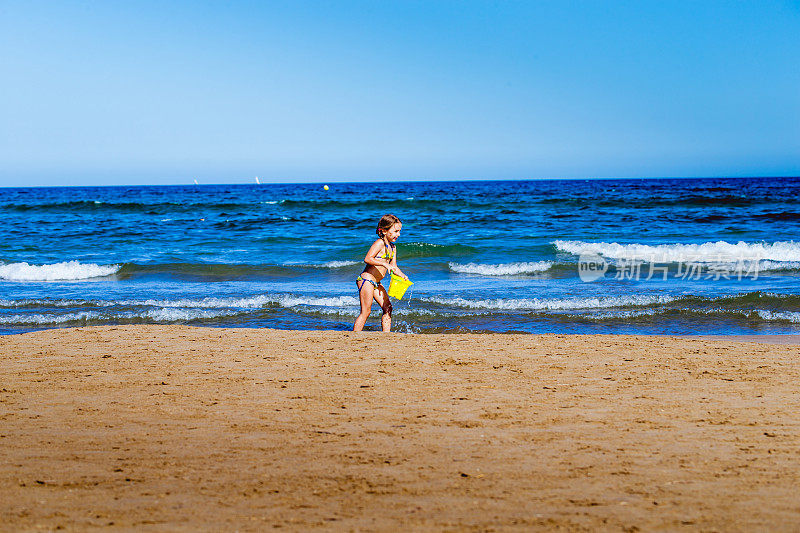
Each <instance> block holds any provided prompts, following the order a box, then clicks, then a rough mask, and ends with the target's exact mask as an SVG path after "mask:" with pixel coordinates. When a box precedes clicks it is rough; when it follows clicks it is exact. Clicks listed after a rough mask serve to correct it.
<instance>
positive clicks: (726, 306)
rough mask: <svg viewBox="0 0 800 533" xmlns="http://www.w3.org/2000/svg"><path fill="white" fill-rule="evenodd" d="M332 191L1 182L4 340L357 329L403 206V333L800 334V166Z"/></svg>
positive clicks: (0, 320)
mask: <svg viewBox="0 0 800 533" xmlns="http://www.w3.org/2000/svg"><path fill="white" fill-rule="evenodd" d="M329 185H330V188H329V190H327V191H326V190H324V188H323V186H322V184H313V185H312V184H285V185H257V184H255V183H254V184H252V185H187V186H136V187H58V188H2V189H0V219H1V220H2V226H3V228H4V232H3V233H4V238H3V239H2V242H0V333H2V334H14V333H22V332H26V331H32V330H38V329H45V328H61V327H74V326H89V325H111V324H190V325H196V326H209V327H253V328H280V329H333V330H348V329H350V328H351V327H352V323H353V320H354V319H355V317H356V315H357V314H358V309H359V307H358V299H357V291H356V284H355V281H354V280H355V278H356V276H358V274H359V273H360V272H361V270H362V267H363V257H364V254H365V253H366V250H367V249H368V248H369V246H370V244H371V243H372V242H373V240H374V239H375V238H376V236H375V226H376V224H377V221H378V219H379V218H380V217H381V216H382V215H383V214H385V213H392V214H395V215H397V216H398V217H399V218H400V219H401V220H402V222H403V232H402V235H401V238H400V240H399V241H398V244H397V247H398V248H397V249H398V264H399V266H400V267H401V268H402V269H403V271H404V272H405V273H406V274H408V275H409V276H410V277H411V279H412V280H413V281H414V285H413V286H412V288H411V289H409V293H407V294H406V297H404V298H403V299H402V300H400V301H396V302H394V323H393V330H394V331H397V332H401V333H464V332H502V333H506V332H516V333H641V334H682V335H686V334H689V335H692V334H770V333H800V240H798V234H799V232H800V209H798V204H797V199H798V198H799V197H800V178H768V179H767V178H753V179H743V178H713V179H710V178H709V179H624V180H623V179H619V180H542V181H460V182H391V183H331V184H329ZM378 321H379V313H378V306H377V304H376V305H374V307H373V316H372V317H371V318H370V320H369V321H368V322H367V326H366V328H365V329H367V330H377V329H379V324H378Z"/></svg>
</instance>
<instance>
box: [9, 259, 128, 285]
mask: <svg viewBox="0 0 800 533" xmlns="http://www.w3.org/2000/svg"><path fill="white" fill-rule="evenodd" d="M120 268H121V265H96V264H94V263H79V262H78V261H68V262H65V263H53V264H49V265H30V264H28V263H8V264H0V279H6V280H9V281H75V280H84V279H92V278H102V277H104V276H110V275H111V274H114V273H116V272H117V271H119V269H120Z"/></svg>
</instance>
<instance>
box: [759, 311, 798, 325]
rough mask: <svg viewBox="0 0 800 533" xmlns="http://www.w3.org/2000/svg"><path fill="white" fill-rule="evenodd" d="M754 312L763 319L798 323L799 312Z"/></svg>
mask: <svg viewBox="0 0 800 533" xmlns="http://www.w3.org/2000/svg"><path fill="white" fill-rule="evenodd" d="M756 314H757V315H758V316H760V317H761V318H762V319H764V320H788V321H789V322H794V323H800V313H795V312H791V311H766V310H763V309H758V310H756Z"/></svg>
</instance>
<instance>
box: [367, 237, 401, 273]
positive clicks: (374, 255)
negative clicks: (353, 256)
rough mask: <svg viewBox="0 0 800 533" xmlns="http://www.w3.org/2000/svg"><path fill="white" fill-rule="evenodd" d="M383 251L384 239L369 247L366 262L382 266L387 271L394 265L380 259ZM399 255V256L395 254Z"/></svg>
mask: <svg viewBox="0 0 800 533" xmlns="http://www.w3.org/2000/svg"><path fill="white" fill-rule="evenodd" d="M382 250H383V239H378V240H376V241H375V242H373V243H372V246H370V247H369V250H368V251H367V255H366V257H364V262H365V263H366V264H368V265H372V266H381V267H384V268H387V269H390V268H392V265H391V264H390V263H389V261H387V260H386V259H384V258H382V257H378V254H379V253H381V251H382ZM395 255H397V254H395Z"/></svg>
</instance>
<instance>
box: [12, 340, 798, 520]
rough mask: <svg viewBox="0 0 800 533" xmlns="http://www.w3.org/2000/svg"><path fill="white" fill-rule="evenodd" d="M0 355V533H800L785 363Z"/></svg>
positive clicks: (468, 348) (300, 348)
mask: <svg viewBox="0 0 800 533" xmlns="http://www.w3.org/2000/svg"><path fill="white" fill-rule="evenodd" d="M758 340H765V339H764V338H762V339H758V338H755V339H748V338H737V339H724V338H715V339H691V338H675V337H657V336H602V335H600V336H598V335H590V336H588V335H587V336H579V335H577V336H568V335H391V336H385V335H382V334H380V333H362V334H353V333H349V332H319V331H278V330H256V329H227V330H223V329H211V328H192V327H183V326H124V327H110V326H107V327H97V328H78V329H60V330H50V331H40V332H35V333H29V334H24V335H13V336H5V337H0V353H2V357H0V369H1V370H0V378H1V379H2V383H1V384H0V529H2V530H4V531H18V530H40V529H45V530H54V529H66V530H86V529H92V528H94V527H95V526H98V527H99V526H109V527H111V528H114V529H136V530H145V531H147V530H170V531H176V530H184V531H194V530H264V529H271V528H282V529H287V530H307V529H315V528H320V529H327V530H359V531H373V530H376V531H389V530H399V529H414V530H447V531H461V530H476V531H478V530H480V531H485V530H530V529H542V530H545V529H561V530H596V529H602V530H626V531H635V530H654V529H661V530H670V531H674V530H684V529H685V530H703V531H709V530H718V531H752V530H763V531H767V530H772V531H776V530H782V531H792V530H794V531H797V530H800V494H798V491H797V487H798V486H800V395H798V394H797V386H798V385H797V384H798V383H800V345H798V344H797V343H796V342H793V341H796V339H788V340H787V339H783V340H782V342H781V343H772V344H769V343H763V342H752V341H758Z"/></svg>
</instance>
